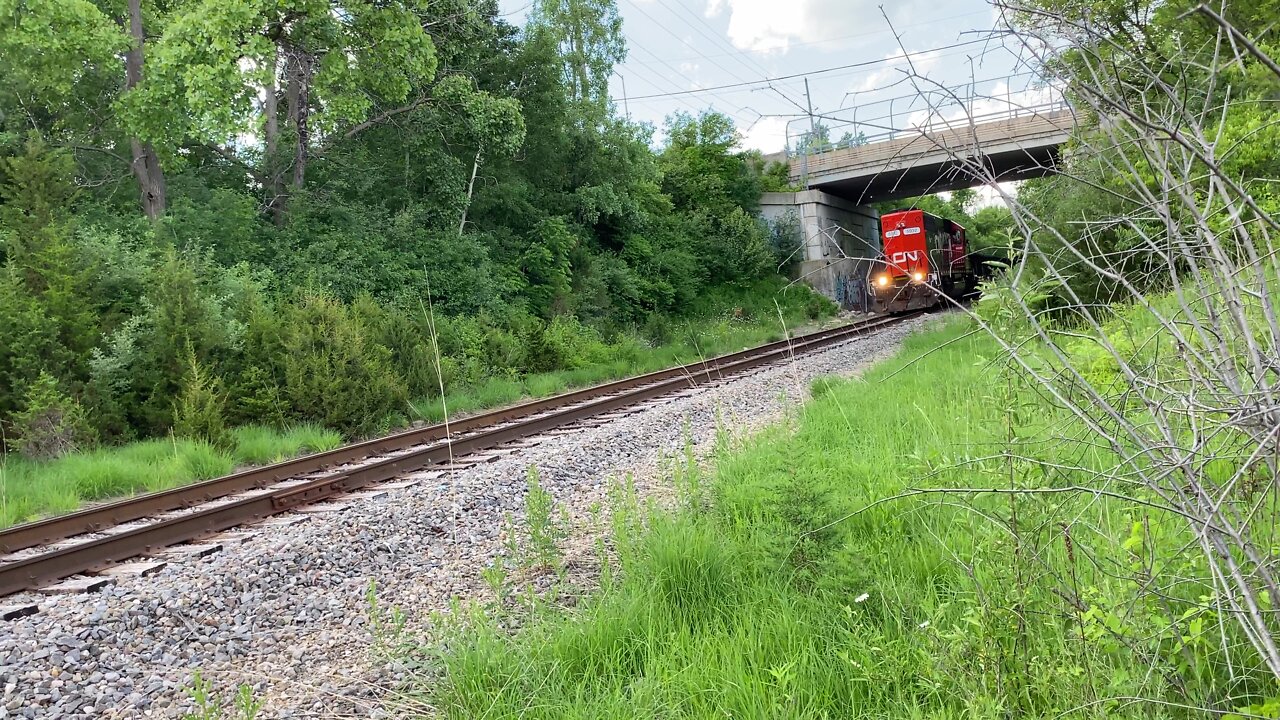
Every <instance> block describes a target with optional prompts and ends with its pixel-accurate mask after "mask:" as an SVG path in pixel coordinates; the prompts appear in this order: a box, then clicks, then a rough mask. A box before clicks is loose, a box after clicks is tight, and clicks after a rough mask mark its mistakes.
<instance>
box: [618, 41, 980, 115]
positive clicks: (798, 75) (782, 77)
mask: <svg viewBox="0 0 1280 720" xmlns="http://www.w3.org/2000/svg"><path fill="white" fill-rule="evenodd" d="M988 44H990V41H989V40H987V39H985V38H982V39H977V40H966V41H964V42H958V43H954V44H951V45H942V46H940V47H936V48H930V49H928V50H917V51H915V52H909V53H903V54H901V55H893V56H890V57H886V58H880V59H878V60H865V61H863V62H857V63H850V64H848V65H835V66H832V67H827V68H819V69H817V70H810V71H808V72H801V73H792V74H790V75H779V76H777V77H766V78H763V79H760V80H752V81H749V82H737V83H729V84H727V85H715V86H712V87H705V88H697V89H694V90H680V91H676V92H669V93H658V94H654V95H637V96H636V97H633V98H631V100H648V99H650V98H661V97H676V96H679V95H697V94H701V93H714V92H716V91H717V90H730V89H733V88H741V87H748V86H751V85H761V86H767V85H768V84H769V83H772V82H777V81H779V80H793V79H796V78H803V77H807V76H810V75H821V74H825V73H831V72H838V71H840V70H852V69H854V68H864V67H871V66H873V65H881V64H883V63H888V62H895V61H898V60H906V59H908V58H914V57H919V56H921V55H927V54H929V53H933V52H938V51H939V50H954V49H955V48H961V47H967V46H970V45H988Z"/></svg>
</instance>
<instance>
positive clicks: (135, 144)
mask: <svg viewBox="0 0 1280 720" xmlns="http://www.w3.org/2000/svg"><path fill="white" fill-rule="evenodd" d="M129 36H130V37H131V38H133V46H132V47H131V48H129V51H128V52H127V53H125V56H124V69H125V83H124V86H125V90H126V91H128V90H131V89H133V88H134V87H136V86H137V85H138V83H140V82H142V63H143V55H142V45H143V42H144V41H145V39H146V36H145V34H144V33H143V31H142V0H129ZM129 146H130V150H131V151H132V154H133V161H132V162H131V163H130V169H132V170H133V175H134V177H136V178H137V179H138V195H139V199H140V201H141V203H142V211H143V212H144V213H146V215H147V217H149V218H151V219H152V220H155V219H156V218H158V217H160V216H161V215H163V214H164V208H165V183H164V170H162V169H161V168H160V158H159V156H158V155H156V150H155V148H153V147H152V146H151V143H148V142H142V141H141V140H139V139H138V138H131V139H130V141H129Z"/></svg>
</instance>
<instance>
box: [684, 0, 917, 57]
mask: <svg viewBox="0 0 1280 720" xmlns="http://www.w3.org/2000/svg"><path fill="white" fill-rule="evenodd" d="M915 4H917V0H903V1H902V2H899V3H895V4H894V5H893V7H892V8H891V10H890V12H892V13H893V14H894V15H895V16H897V17H905V14H906V13H909V12H910V10H911V6H913V5H915ZM878 5H879V0H789V1H788V2H787V3H785V5H784V4H783V3H780V2H779V1H778V0H707V11H706V15H707V17H718V16H720V15H722V14H724V13H726V12H727V13H728V14H729V29H728V35H729V41H730V42H732V43H733V46H734V47H736V48H738V49H739V50H749V51H752V52H759V53H774V52H778V53H785V52H786V51H787V50H788V49H789V48H790V46H791V43H792V41H798V42H814V41H822V40H831V39H833V38H838V37H845V36H849V35H853V34H856V33H862V32H870V31H877V30H887V28H886V26H885V22H884V17H883V16H882V15H881V14H880V9H879V7H878ZM895 22H896V19H895Z"/></svg>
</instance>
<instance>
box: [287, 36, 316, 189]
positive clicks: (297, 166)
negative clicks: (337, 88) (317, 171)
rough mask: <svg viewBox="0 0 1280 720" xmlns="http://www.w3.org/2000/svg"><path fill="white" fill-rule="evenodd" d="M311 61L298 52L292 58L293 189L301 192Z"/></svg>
mask: <svg viewBox="0 0 1280 720" xmlns="http://www.w3.org/2000/svg"><path fill="white" fill-rule="evenodd" d="M312 66H313V61H312V58H311V56H310V55H308V54H306V53H305V52H303V51H301V50H299V51H296V54H295V56H294V77H293V78H292V81H293V82H296V83H297V86H296V90H295V91H294V92H293V93H292V95H293V98H294V102H293V105H292V106H291V107H290V108H289V112H290V113H291V114H292V115H293V129H294V132H295V134H296V135H297V145H296V146H295V147H294V154H293V189H294V190H295V191H296V190H301V189H302V187H303V184H304V183H305V182H306V178H307V147H308V144H309V142H310V140H311V133H310V129H309V128H308V126H307V119H308V116H309V115H310V113H311V108H310V107H309V105H310V91H311V73H312V69H313V68H312Z"/></svg>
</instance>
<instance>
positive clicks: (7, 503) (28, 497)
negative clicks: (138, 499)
mask: <svg viewBox="0 0 1280 720" xmlns="http://www.w3.org/2000/svg"><path fill="white" fill-rule="evenodd" d="M235 438H236V448H235V449H234V450H233V451H232V452H229V453H228V452H222V451H219V450H217V449H215V448H213V447H212V446H210V445H208V444H207V443H202V442H195V441H192V440H184V439H157V440H146V441H142V442H136V443H130V444H128V445H123V446H120V447H115V448H102V449H97V450H92V451H88V452H82V453H76V454H74V455H69V456H67V457H63V458H59V459H57V460H54V461H51V462H46V463H37V462H31V461H28V460H24V459H22V458H20V457H18V456H15V455H6V456H4V458H3V459H2V460H0V527H8V526H10V525H16V524H18V523H21V522H26V521H29V520H33V519H36V518H39V517H44V516H49V515H58V514H62V513H67V512H71V511H73V510H76V509H78V508H79V507H81V506H83V505H84V504H85V503H86V502H93V501H99V500H107V499H112V498H120V497H126V496H129V495H135V494H138V493H144V492H152V491H155V490H165V489H168V488H172V487H178V486H180V485H186V484H188V483H191V482H195V481H198V480H208V479H210V478H214V477H218V476H220V475H226V474H228V473H230V472H231V471H232V470H233V469H234V468H235V467H236V466H238V465H260V464H266V463H271V462H278V461H280V460H283V459H285V458H289V457H292V456H295V455H299V454H302V453H309V452H318V451H321V450H328V449H331V448H334V447H337V446H338V445H339V444H341V442H342V437H341V436H340V435H339V434H338V433H336V432H332V431H328V430H324V429H322V428H319V427H317V426H314V425H298V426H294V427H291V428H288V429H286V430H283V431H281V430H275V429H272V428H267V427H261V426H249V427H243V428H239V429H238V430H236V431H235Z"/></svg>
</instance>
